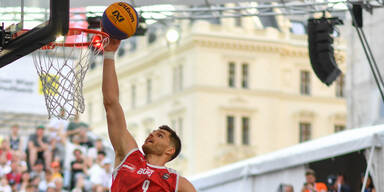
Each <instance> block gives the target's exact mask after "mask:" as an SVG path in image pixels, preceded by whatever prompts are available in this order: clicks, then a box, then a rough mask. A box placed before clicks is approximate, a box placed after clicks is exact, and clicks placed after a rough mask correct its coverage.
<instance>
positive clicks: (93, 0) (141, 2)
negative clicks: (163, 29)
mask: <svg viewBox="0 0 384 192" xmlns="http://www.w3.org/2000/svg"><path fill="white" fill-rule="evenodd" d="M275 1H276V2H279V3H281V2H282V1H284V2H289V1H293V0H275ZM115 2H116V1H115V0H76V1H74V0H72V1H71V7H84V6H97V5H109V4H112V3H115ZM126 2H128V3H131V4H132V5H135V6H148V5H160V4H172V5H215V4H224V3H234V2H236V3H237V2H259V3H265V2H273V1H269V0H126Z"/></svg>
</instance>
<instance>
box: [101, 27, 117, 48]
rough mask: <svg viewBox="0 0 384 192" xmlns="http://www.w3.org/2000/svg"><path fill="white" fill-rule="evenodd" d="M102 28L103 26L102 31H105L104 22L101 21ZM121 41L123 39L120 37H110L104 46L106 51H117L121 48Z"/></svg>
mask: <svg viewBox="0 0 384 192" xmlns="http://www.w3.org/2000/svg"><path fill="white" fill-rule="evenodd" d="M100 28H101V31H102V32H105V31H104V28H103V24H102V23H101V22H100ZM120 42H121V40H118V39H113V38H112V37H110V38H109V43H108V45H107V46H105V48H104V51H113V52H116V51H117V49H118V48H119V46H120Z"/></svg>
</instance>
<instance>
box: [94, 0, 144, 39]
mask: <svg viewBox="0 0 384 192" xmlns="http://www.w3.org/2000/svg"><path fill="white" fill-rule="evenodd" d="M102 24H103V29H104V31H105V32H106V33H108V34H109V35H110V36H111V37H112V38H115V39H126V38H128V37H130V36H132V35H134V34H135V33H136V30H137V26H138V24H139V22H138V15H137V12H136V10H135V9H134V8H133V7H132V6H131V5H129V4H128V3H125V2H117V3H113V4H112V5H110V6H109V7H108V8H107V9H105V11H104V14H103V18H102Z"/></svg>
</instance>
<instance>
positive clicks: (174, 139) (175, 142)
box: [159, 125, 181, 161]
mask: <svg viewBox="0 0 384 192" xmlns="http://www.w3.org/2000/svg"><path fill="white" fill-rule="evenodd" d="M159 129H162V130H165V131H168V132H169V133H170V135H169V139H170V140H171V143H172V144H173V145H174V146H175V153H174V154H173V155H172V157H171V159H170V160H169V161H172V160H173V159H175V158H176V157H177V156H178V155H179V154H180V151H181V140H180V138H179V136H177V134H176V132H175V131H174V130H173V129H171V128H170V127H168V126H167V125H162V126H160V127H159Z"/></svg>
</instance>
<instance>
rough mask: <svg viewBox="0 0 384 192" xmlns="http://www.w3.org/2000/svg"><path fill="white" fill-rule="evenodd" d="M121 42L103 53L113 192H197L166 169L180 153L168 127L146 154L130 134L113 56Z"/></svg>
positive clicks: (151, 138)
mask: <svg viewBox="0 0 384 192" xmlns="http://www.w3.org/2000/svg"><path fill="white" fill-rule="evenodd" d="M119 45H120V40H116V39H110V43H109V45H108V46H107V47H106V48H105V49H104V66H103V84H102V91H103V96H104V107H105V110H106V113H107V123H108V133H109V138H110V140H111V143H112V145H113V148H114V150H115V154H116V157H115V166H116V165H117V166H116V167H115V170H114V172H113V178H112V180H113V181H112V187H111V191H112V192H128V191H134V192H163V191H164V192H171V191H172V192H173V191H176V192H195V191H196V190H195V188H194V187H193V185H192V184H191V183H190V182H189V181H188V180H187V179H185V178H184V177H181V176H179V175H178V174H177V173H176V172H175V171H174V170H172V169H169V168H166V167H165V166H164V165H165V164H166V163H167V162H168V161H171V160H172V159H174V158H175V157H176V156H177V155H178V154H179V153H180V149H181V143H180V139H179V137H178V136H177V135H176V133H175V132H174V131H173V130H172V129H170V128H169V127H168V126H161V127H160V128H159V129H157V130H155V131H153V132H152V133H151V134H149V136H148V137H147V139H146V140H145V143H144V144H143V145H142V149H143V151H144V154H142V153H141V152H140V151H139V149H138V145H137V143H136V141H135V139H134V138H133V137H132V135H131V134H130V133H129V131H128V130H127V125H126V122H125V117H124V112H123V109H122V107H121V105H120V103H119V88H118V81H117V76H116V71H115V63H114V54H115V52H116V50H117V49H118V47H119Z"/></svg>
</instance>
